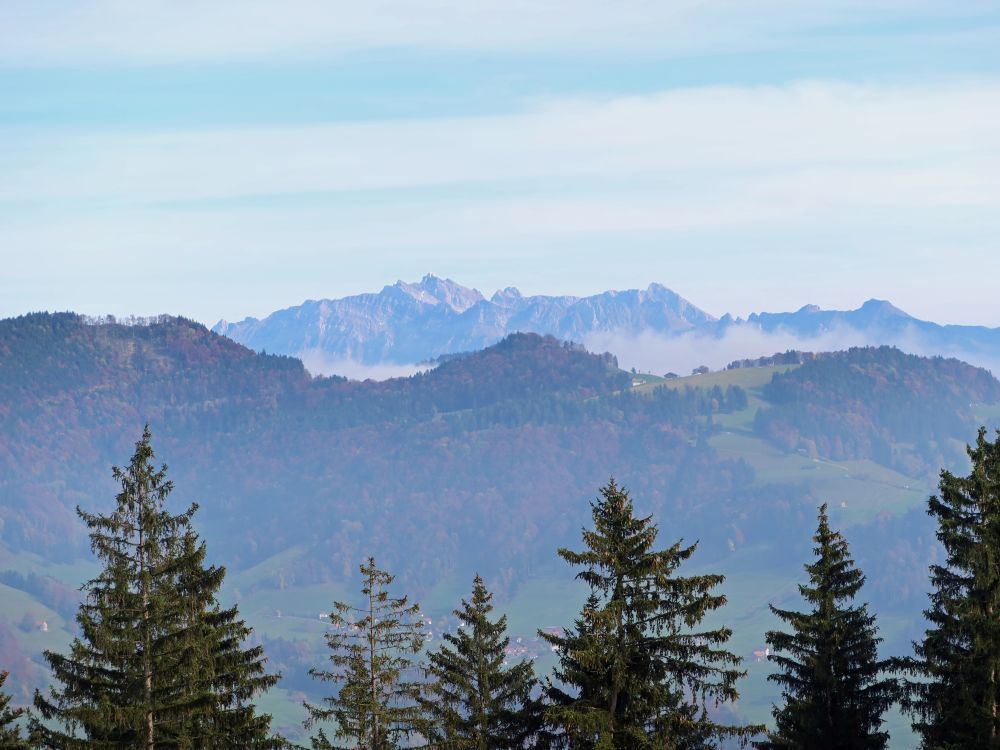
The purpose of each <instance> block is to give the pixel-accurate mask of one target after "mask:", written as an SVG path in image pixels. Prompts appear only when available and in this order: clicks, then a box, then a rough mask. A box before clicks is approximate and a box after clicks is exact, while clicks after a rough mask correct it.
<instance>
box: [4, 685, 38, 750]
mask: <svg viewBox="0 0 1000 750" xmlns="http://www.w3.org/2000/svg"><path fill="white" fill-rule="evenodd" d="M6 681H7V673H6V672H0V750H30V747H31V746H30V745H29V744H28V742H27V741H26V740H24V739H23V738H22V737H21V730H20V729H18V727H17V726H16V724H15V722H16V721H17V720H18V719H20V718H22V717H24V716H25V713H26V712H25V710H24V709H23V708H11V707H10V696H9V695H7V694H6V693H5V692H4V691H3V684H4V682H6Z"/></svg>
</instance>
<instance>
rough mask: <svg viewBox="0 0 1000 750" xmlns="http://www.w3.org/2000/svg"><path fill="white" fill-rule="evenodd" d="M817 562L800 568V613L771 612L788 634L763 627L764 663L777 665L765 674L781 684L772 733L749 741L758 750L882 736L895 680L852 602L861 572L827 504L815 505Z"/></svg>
mask: <svg viewBox="0 0 1000 750" xmlns="http://www.w3.org/2000/svg"><path fill="white" fill-rule="evenodd" d="M813 539H814V541H815V542H816V548H815V553H816V561H815V562H813V563H811V564H808V565H806V566H805V569H806V572H807V573H808V574H809V583H808V585H800V586H799V593H800V594H801V595H802V598H803V599H804V600H805V601H806V603H807V604H808V605H809V607H808V610H807V611H805V612H797V611H793V610H786V609H778V608H777V607H774V606H772V607H771V611H772V612H773V613H774V614H775V615H777V616H778V617H779V618H780V619H781V620H782V621H784V622H785V623H787V624H788V626H789V628H790V632H782V631H769V632H768V633H767V635H766V641H767V643H768V645H769V646H770V647H771V649H773V651H774V653H773V654H772V655H771V656H770V659H771V661H773V662H775V663H776V664H777V665H778V671H777V672H776V673H774V674H772V675H769V676H768V680H770V681H772V682H776V683H777V684H779V685H780V686H781V687H782V697H783V699H784V703H783V705H781V706H776V707H775V708H774V709H773V711H772V713H773V714H774V720H775V725H776V728H775V731H774V732H772V733H769V735H768V738H767V740H765V741H763V742H755V743H754V745H755V746H756V747H757V748H761V750H779V749H783V748H786V749H787V750H882V749H883V748H885V747H886V743H887V742H888V740H889V735H888V734H887V733H886V732H884V731H882V730H881V727H882V714H883V713H885V711H886V710H887V709H888V708H889V706H890V705H892V703H893V702H894V700H895V698H896V697H897V693H898V689H897V682H896V680H894V679H892V678H891V677H887V676H886V674H887V673H888V672H889V671H890V670H891V669H892V668H893V667H894V663H893V661H892V660H885V661H880V660H879V659H878V644H879V643H881V642H882V639H881V638H879V637H878V628H877V626H876V624H875V616H874V615H870V614H869V613H868V608H867V605H865V604H860V605H854V604H852V602H853V601H854V597H855V596H856V595H857V593H858V591H860V589H861V587H862V585H863V584H864V581H865V577H864V574H863V573H862V572H861V571H860V570H858V569H857V568H856V567H855V566H854V561H853V560H852V559H851V556H850V553H849V551H848V547H847V541H846V540H845V539H844V538H843V536H842V535H841V534H840V532H837V531H832V530H831V529H830V521H829V518H828V516H827V513H826V505H825V504H824V505H822V506H821V507H820V509H819V526H818V528H817V531H816V536H814V537H813Z"/></svg>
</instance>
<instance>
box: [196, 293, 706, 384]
mask: <svg viewBox="0 0 1000 750" xmlns="http://www.w3.org/2000/svg"><path fill="white" fill-rule="evenodd" d="M715 322H716V321H715V318H713V317H712V316H711V315H709V314H708V313H706V312H704V311H703V310H700V309H698V308H697V307H695V306H694V305H692V304H691V303H690V302H688V301H687V300H685V299H684V298H683V297H681V296H680V295H678V294H676V293H675V292H672V291H671V290H669V289H667V288H666V287H664V286H661V285H660V284H650V285H649V287H647V288H646V289H644V290H638V289H631V290H628V291H624V292H616V291H609V292H604V293H602V294H597V295H594V296H591V297H566V296H564V297H553V296H546V295H537V296H529V297H526V296H524V295H522V294H521V293H520V292H519V291H518V290H517V289H515V288H513V287H508V288H507V289H503V290H501V291H498V292H497V293H496V294H494V295H493V296H492V297H491V298H489V299H486V298H485V297H483V295H482V294H481V293H480V292H479V291H478V290H476V289H469V288H467V287H464V286H462V285H460V284H457V283H455V282H454V281H452V280H450V279H439V278H437V277H436V276H432V275H427V276H425V277H424V278H423V279H421V280H420V282H418V283H416V284H409V283H406V282H403V281H398V282H396V283H395V284H393V285H391V286H386V287H385V288H383V289H382V291H380V292H378V293H377V294H359V295H354V296H351V297H344V298H343V299H338V300H309V301H306V302H304V303H302V304H301V305H299V306H297V307H290V308H287V309H285V310H279V311H277V312H275V313H272V314H271V315H268V316H267V317H266V318H264V319H263V320H258V319H257V318H246V319H245V320H242V321H240V322H238V323H228V322H226V321H224V320H222V321H219V322H218V323H217V324H216V325H215V327H214V328H213V329H212V330H213V331H215V332H216V333H221V334H223V335H225V336H228V337H229V338H231V339H233V340H234V341H238V342H239V343H241V344H244V345H245V346H248V347H250V348H252V349H256V350H257V351H268V352H274V353H278V354H301V353H303V352H307V351H310V350H317V349H318V350H320V351H322V352H325V353H326V354H328V355H330V356H331V357H335V358H344V359H353V360H356V361H359V362H363V363H366V364H375V363H379V362H397V363H410V362H421V361H426V360H430V359H433V358H435V357H438V356H440V355H442V354H450V353H454V352H459V351H470V350H475V349H482V348H483V347H485V346H489V345H491V344H495V343H496V342H497V341H499V340H500V339H502V338H503V337H504V336H506V335H507V334H509V333H514V332H518V331H521V332H531V333H541V334H551V335H554V336H558V337H559V338H562V339H569V340H574V341H583V340H585V339H586V338H587V337H588V336H589V335H591V334H593V333H594V332H597V331H615V332H624V333H631V334H638V333H641V332H643V331H648V330H652V331H657V332H659V333H666V334H678V333H683V332H686V331H692V330H696V329H702V328H705V327H706V326H710V325H713V324H714V323H715Z"/></svg>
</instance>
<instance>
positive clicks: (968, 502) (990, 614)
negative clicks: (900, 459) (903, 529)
mask: <svg viewBox="0 0 1000 750" xmlns="http://www.w3.org/2000/svg"><path fill="white" fill-rule="evenodd" d="M969 457H970V458H971V459H972V470H971V472H970V473H969V475H968V476H965V477H959V476H955V475H954V474H952V473H951V472H948V471H942V472H941V483H940V494H939V495H938V496H933V497H931V498H930V501H929V503H928V513H929V514H930V515H931V516H932V517H933V518H934V519H935V520H936V521H937V523H938V532H937V537H938V540H939V541H940V542H941V544H942V546H943V547H944V550H945V555H946V558H945V561H944V564H942V565H932V566H931V585H932V591H931V593H930V608H929V609H927V610H926V611H925V612H924V614H925V616H926V617H927V620H928V621H929V623H930V627H929V628H928V629H927V631H926V633H925V635H924V639H923V641H921V642H920V643H917V644H914V646H915V650H916V658H915V659H913V660H911V661H910V662H909V667H910V669H911V670H912V671H913V672H914V675H915V677H916V679H913V680H911V681H910V682H909V684H908V687H909V689H910V691H911V692H910V698H909V700H908V701H907V703H906V707H907V708H908V709H909V710H910V712H911V713H912V715H913V717H914V725H913V726H914V729H915V730H916V731H917V732H919V734H920V735H921V737H922V739H923V745H922V746H923V747H924V748H926V749H927V750H932V749H933V750H959V748H973V747H974V748H982V749H983V750H996V748H1000V564H998V560H1000V433H998V435H997V438H996V439H995V440H994V441H993V442H990V441H989V440H987V439H986V430H985V429H980V431H979V435H978V437H977V438H976V444H975V446H974V447H970V448H969Z"/></svg>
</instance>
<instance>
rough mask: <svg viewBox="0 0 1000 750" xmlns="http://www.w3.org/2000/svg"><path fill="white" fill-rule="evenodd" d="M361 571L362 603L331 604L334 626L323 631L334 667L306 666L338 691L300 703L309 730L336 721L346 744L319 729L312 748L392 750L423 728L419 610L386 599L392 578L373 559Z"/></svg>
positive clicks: (337, 733) (338, 735)
mask: <svg viewBox="0 0 1000 750" xmlns="http://www.w3.org/2000/svg"><path fill="white" fill-rule="evenodd" d="M361 576H362V580H363V584H362V588H361V593H362V594H363V597H364V604H363V606H361V607H353V606H351V605H350V604H348V603H347V602H341V601H335V602H334V603H333V611H332V612H331V613H330V625H331V628H332V629H333V630H332V632H330V633H327V635H326V641H327V645H328V646H329V647H330V650H331V652H332V653H331V654H330V662H331V664H332V665H333V668H332V669H329V670H319V669H312V670H310V674H311V675H312V676H313V677H315V678H316V679H318V680H322V681H324V682H335V683H338V684H339V690H338V692H337V693H336V694H335V695H331V696H328V697H326V698H324V703H325V706H316V705H312V704H310V703H306V704H305V707H306V710H307V711H308V712H309V717H308V719H307V720H306V726H307V728H308V727H311V726H312V725H313V724H315V723H316V722H322V721H330V720H333V721H334V722H336V727H335V729H334V737H335V738H336V739H338V740H345V741H346V742H347V744H346V745H337V744H334V742H333V741H331V740H330V739H329V738H328V737H327V735H326V733H325V732H324V730H323V729H322V728H320V729H319V731H318V732H317V733H316V734H315V735H314V736H313V737H312V746H313V748H315V749H316V750H330V749H331V748H338V747H341V748H350V749H351V750H355V749H358V750H392V749H393V748H397V747H399V743H400V741H403V740H406V739H408V738H410V737H411V736H412V735H416V734H419V732H420V728H421V726H422V722H421V712H420V706H419V704H418V703H417V700H418V698H419V695H420V691H421V689H422V685H421V683H420V682H418V681H417V679H416V677H417V675H416V674H415V673H416V671H417V668H418V665H417V663H416V661H415V659H416V655H417V653H418V652H419V651H420V649H422V648H423V645H424V623H423V620H422V619H421V617H420V609H419V607H418V605H416V604H412V605H411V604H409V602H408V600H407V597H405V596H401V597H393V596H390V594H389V590H388V587H389V585H390V584H391V583H392V581H393V576H392V575H390V574H389V573H387V572H385V571H383V570H379V569H378V567H377V566H376V564H375V558H374V557H369V558H368V561H367V563H365V564H363V565H362V566H361Z"/></svg>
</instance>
